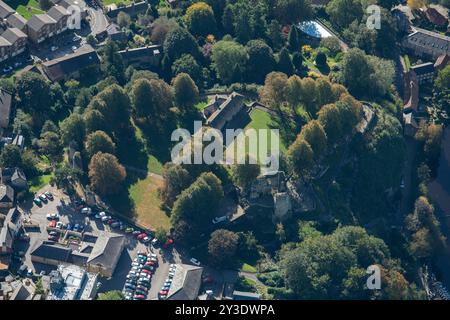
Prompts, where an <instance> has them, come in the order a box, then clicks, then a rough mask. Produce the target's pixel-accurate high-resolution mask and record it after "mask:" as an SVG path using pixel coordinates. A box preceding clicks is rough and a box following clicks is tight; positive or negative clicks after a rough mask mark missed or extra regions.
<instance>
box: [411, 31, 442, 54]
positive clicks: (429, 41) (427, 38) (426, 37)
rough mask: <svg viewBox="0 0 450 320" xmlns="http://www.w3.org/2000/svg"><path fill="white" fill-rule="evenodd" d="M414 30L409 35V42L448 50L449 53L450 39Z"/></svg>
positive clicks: (437, 34) (438, 34)
mask: <svg viewBox="0 0 450 320" xmlns="http://www.w3.org/2000/svg"><path fill="white" fill-rule="evenodd" d="M414 29H415V31H414V32H413V33H411V34H409V35H408V38H409V41H411V42H413V43H415V42H418V43H420V44H422V45H425V46H431V47H434V48H439V49H441V50H446V51H447V52H448V51H449V50H450V37H447V36H445V35H442V34H440V33H436V32H431V31H428V30H425V29H421V28H414Z"/></svg>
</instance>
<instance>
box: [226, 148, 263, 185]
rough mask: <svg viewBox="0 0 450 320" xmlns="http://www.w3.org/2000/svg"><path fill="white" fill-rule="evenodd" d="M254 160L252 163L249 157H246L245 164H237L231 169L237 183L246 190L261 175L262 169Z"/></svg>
mask: <svg viewBox="0 0 450 320" xmlns="http://www.w3.org/2000/svg"><path fill="white" fill-rule="evenodd" d="M252 162H256V161H255V160H254V159H253V160H251V161H250V157H249V155H246V160H245V163H244V164H235V165H233V166H232V168H231V175H232V177H233V180H234V181H235V183H236V184H237V185H238V186H240V187H242V188H245V187H247V186H248V185H249V184H250V183H252V181H253V180H255V179H256V177H257V176H258V175H259V174H260V173H261V168H260V166H259V164H258V163H254V164H253V163H252Z"/></svg>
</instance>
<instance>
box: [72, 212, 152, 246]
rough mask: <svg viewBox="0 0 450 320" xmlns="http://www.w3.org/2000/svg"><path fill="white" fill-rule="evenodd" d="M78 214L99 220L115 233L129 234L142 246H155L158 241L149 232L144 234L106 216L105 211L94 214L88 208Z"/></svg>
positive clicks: (108, 215)
mask: <svg viewBox="0 0 450 320" xmlns="http://www.w3.org/2000/svg"><path fill="white" fill-rule="evenodd" d="M80 212H81V213H82V214H85V215H87V216H89V217H93V218H94V219H97V220H100V221H101V222H103V223H104V224H106V225H109V227H110V228H111V229H115V230H117V231H122V232H124V233H126V234H131V235H132V236H134V237H135V238H136V239H137V240H139V241H140V242H142V243H144V244H150V243H152V244H153V245H156V244H157V242H158V240H157V239H156V238H155V237H154V235H153V233H152V232H149V231H145V232H144V231H142V230H138V229H136V228H134V227H132V226H130V225H128V224H126V223H124V222H123V221H121V220H119V219H117V218H114V217H112V216H111V215H110V214H108V213H107V212H105V211H100V212H95V211H94V210H92V208H90V207H82V208H81V209H80Z"/></svg>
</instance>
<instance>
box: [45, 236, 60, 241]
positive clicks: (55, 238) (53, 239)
mask: <svg viewBox="0 0 450 320" xmlns="http://www.w3.org/2000/svg"><path fill="white" fill-rule="evenodd" d="M47 239H48V240H50V241H55V242H56V241H58V237H56V236H51V235H49V236H48V237H47Z"/></svg>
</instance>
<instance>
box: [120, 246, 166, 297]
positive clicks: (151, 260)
mask: <svg viewBox="0 0 450 320" xmlns="http://www.w3.org/2000/svg"><path fill="white" fill-rule="evenodd" d="M156 268H158V257H157V256H156V254H154V253H145V252H138V255H137V257H136V258H135V259H134V260H133V262H132V263H131V270H130V272H128V275H127V280H126V281H125V285H124V288H123V290H122V292H123V295H124V297H125V299H126V300H145V299H147V295H148V290H149V289H150V286H151V280H152V276H153V274H154V273H155V271H156Z"/></svg>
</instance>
